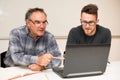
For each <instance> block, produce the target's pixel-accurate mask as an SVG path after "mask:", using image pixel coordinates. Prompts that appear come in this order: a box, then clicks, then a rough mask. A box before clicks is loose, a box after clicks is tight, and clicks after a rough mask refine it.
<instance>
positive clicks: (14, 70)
mask: <svg viewBox="0 0 120 80" xmlns="http://www.w3.org/2000/svg"><path fill="white" fill-rule="evenodd" d="M31 73H34V71H31V70H30V69H28V68H26V67H8V68H3V69H2V70H1V71H0V80H9V79H11V78H13V77H16V76H20V75H25V74H31ZM31 75H32V74H31Z"/></svg>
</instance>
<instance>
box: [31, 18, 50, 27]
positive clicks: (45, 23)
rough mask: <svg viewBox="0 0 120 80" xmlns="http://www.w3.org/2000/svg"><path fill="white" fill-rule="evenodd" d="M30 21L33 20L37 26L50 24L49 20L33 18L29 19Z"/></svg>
mask: <svg viewBox="0 0 120 80" xmlns="http://www.w3.org/2000/svg"><path fill="white" fill-rule="evenodd" d="M29 21H31V22H32V23H33V24H34V25H35V26H40V25H44V26H46V25H47V24H48V21H47V20H45V21H43V22H41V21H38V20H35V21H32V20H31V19H29Z"/></svg>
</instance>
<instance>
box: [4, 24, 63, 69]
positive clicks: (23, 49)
mask: <svg viewBox="0 0 120 80" xmlns="http://www.w3.org/2000/svg"><path fill="white" fill-rule="evenodd" d="M45 53H50V54H52V55H53V56H55V57H58V56H61V53H60V51H59V48H58V45H57V42H56V40H55V38H54V36H53V35H52V34H51V33H49V32H48V31H45V33H44V35H43V36H41V37H38V38H37V40H34V39H33V38H32V36H31V35H30V34H29V30H28V27H27V26H26V25H25V26H21V27H19V28H16V29H13V30H12V31H11V33H10V39H9V48H8V51H7V55H6V58H5V61H4V62H5V64H6V65H7V66H15V65H18V66H19V65H20V66H28V65H30V64H32V63H36V62H37V58H38V56H41V55H43V54H45ZM60 63H61V60H59V59H52V60H51V62H50V63H49V64H48V65H47V66H46V68H52V67H56V66H59V65H60Z"/></svg>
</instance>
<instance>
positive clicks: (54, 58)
mask: <svg viewBox="0 0 120 80" xmlns="http://www.w3.org/2000/svg"><path fill="white" fill-rule="evenodd" d="M52 58H53V59H61V60H64V59H65V58H63V57H52Z"/></svg>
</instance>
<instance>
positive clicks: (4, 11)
mask: <svg viewBox="0 0 120 80" xmlns="http://www.w3.org/2000/svg"><path fill="white" fill-rule="evenodd" d="M88 3H94V4H97V5H98V7H99V20H100V22H99V24H101V25H103V26H105V27H108V28H109V29H110V30H111V32H112V36H113V38H112V46H111V51H110V57H109V58H110V60H120V50H119V47H120V9H119V8H120V0H0V52H2V51H4V50H7V47H8V37H9V33H10V31H11V30H12V29H13V28H15V27H19V26H22V25H24V24H25V22H24V15H25V13H26V10H28V9H29V8H33V7H41V8H44V9H45V11H46V13H47V15H48V21H49V25H48V27H47V30H48V31H50V32H51V33H53V34H54V35H55V36H56V37H58V36H63V37H67V35H68V32H69V30H70V29H71V28H72V27H75V26H77V25H79V24H80V21H79V20H80V11H81V8H82V7H83V6H85V5H86V4H88ZM114 36H116V37H114ZM57 42H58V44H59V46H60V50H61V51H62V52H63V51H64V50H65V44H66V38H61V39H57Z"/></svg>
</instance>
